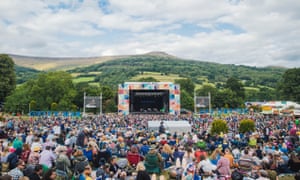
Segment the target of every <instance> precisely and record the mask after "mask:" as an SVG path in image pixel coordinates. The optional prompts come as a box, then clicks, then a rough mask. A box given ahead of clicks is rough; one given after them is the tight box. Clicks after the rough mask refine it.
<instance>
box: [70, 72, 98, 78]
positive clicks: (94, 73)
mask: <svg viewBox="0 0 300 180" xmlns="http://www.w3.org/2000/svg"><path fill="white" fill-rule="evenodd" d="M84 74H93V75H98V74H101V72H88V73H71V76H72V77H77V76H80V75H84Z"/></svg>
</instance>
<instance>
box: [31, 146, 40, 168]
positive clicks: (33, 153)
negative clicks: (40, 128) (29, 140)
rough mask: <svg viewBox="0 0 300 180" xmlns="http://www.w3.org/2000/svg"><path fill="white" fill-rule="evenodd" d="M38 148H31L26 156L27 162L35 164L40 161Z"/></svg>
mask: <svg viewBox="0 0 300 180" xmlns="http://www.w3.org/2000/svg"><path fill="white" fill-rule="evenodd" d="M40 150H41V148H40V147H38V146H35V147H33V150H32V151H31V152H30V155H29V157H28V164H32V165H37V164H39V161H40V157H41V155H40Z"/></svg>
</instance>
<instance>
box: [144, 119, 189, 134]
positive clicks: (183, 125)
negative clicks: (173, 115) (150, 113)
mask: <svg viewBox="0 0 300 180" xmlns="http://www.w3.org/2000/svg"><path fill="white" fill-rule="evenodd" d="M160 122H161V121H148V130H149V131H152V130H153V131H158V129H159V126H160ZM163 122H164V126H165V128H166V131H167V132H170V133H172V134H173V133H174V132H177V134H182V133H183V132H185V133H187V132H191V131H192V127H191V125H190V124H189V122H188V121H163Z"/></svg>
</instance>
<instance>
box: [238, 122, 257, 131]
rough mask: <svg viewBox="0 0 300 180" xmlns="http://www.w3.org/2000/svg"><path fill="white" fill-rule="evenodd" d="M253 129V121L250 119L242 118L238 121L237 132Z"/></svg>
mask: <svg viewBox="0 0 300 180" xmlns="http://www.w3.org/2000/svg"><path fill="white" fill-rule="evenodd" d="M254 130H255V122H254V121H253V120H251V119H243V120H241V121H240V127H239V132H241V133H245V132H253V131H254Z"/></svg>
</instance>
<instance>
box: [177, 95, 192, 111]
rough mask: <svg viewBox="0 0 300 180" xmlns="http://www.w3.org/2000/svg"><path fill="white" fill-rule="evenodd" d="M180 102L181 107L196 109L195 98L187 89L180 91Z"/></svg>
mask: <svg viewBox="0 0 300 180" xmlns="http://www.w3.org/2000/svg"><path fill="white" fill-rule="evenodd" d="M180 104H181V108H185V109H188V110H190V111H193V109H194V98H193V97H192V96H190V95H189V94H188V93H187V92H186V91H185V90H181V92H180Z"/></svg>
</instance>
